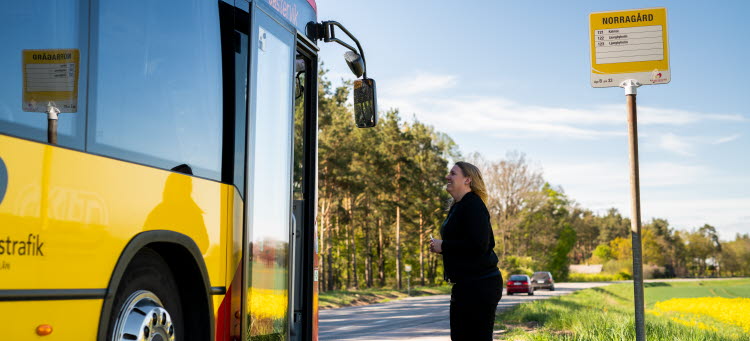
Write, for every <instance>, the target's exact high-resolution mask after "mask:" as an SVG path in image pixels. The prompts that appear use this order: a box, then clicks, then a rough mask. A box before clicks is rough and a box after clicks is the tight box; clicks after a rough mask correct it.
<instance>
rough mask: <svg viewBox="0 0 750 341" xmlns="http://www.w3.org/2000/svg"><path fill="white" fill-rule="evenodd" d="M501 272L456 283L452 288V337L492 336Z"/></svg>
mask: <svg viewBox="0 0 750 341" xmlns="http://www.w3.org/2000/svg"><path fill="white" fill-rule="evenodd" d="M502 296H503V278H502V276H493V277H490V278H485V279H480V280H475V281H466V282H461V283H456V284H454V285H453V289H452V290H451V313H450V315H451V317H450V319H451V340H453V341H463V340H467V341H484V340H490V341H491V340H492V329H493V327H494V325H495V310H496V309H497V302H498V301H500V298H501V297H502Z"/></svg>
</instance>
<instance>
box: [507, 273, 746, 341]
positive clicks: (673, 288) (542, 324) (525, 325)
mask: <svg viewBox="0 0 750 341" xmlns="http://www.w3.org/2000/svg"><path fill="white" fill-rule="evenodd" d="M644 287H645V305H646V309H647V310H648V309H649V308H652V307H653V305H654V304H655V303H656V302H658V301H664V300H667V299H670V298H689V297H712V296H721V297H729V298H733V297H750V280H720V281H692V282H656V283H645V285H644ZM633 314H634V308H633V285H632V284H613V285H609V286H606V287H598V288H592V289H587V290H582V291H578V292H575V293H574V294H572V295H568V296H560V297H555V298H550V299H547V300H542V301H534V302H530V303H527V304H522V305H519V306H516V307H515V308H513V309H511V310H509V311H506V312H502V313H499V314H498V316H497V319H496V321H497V322H496V326H495V330H502V331H503V332H502V333H501V334H500V335H501V339H503V340H576V341H579V340H592V341H594V340H597V341H598V340H634V339H635V327H634V323H635V321H634V320H635V318H634V316H633ZM699 321H700V322H703V323H705V324H707V325H710V326H713V327H716V328H717V329H718V331H716V332H712V331H708V330H703V329H699V328H697V327H689V326H684V325H682V324H679V323H676V322H673V321H672V320H670V319H669V317H666V316H655V315H652V314H648V313H647V314H646V336H647V339H648V340H649V341H651V340H664V341H667V340H669V341H672V340H695V341H698V340H700V341H703V340H750V335H748V334H746V333H744V332H743V330H742V329H741V328H739V327H737V326H733V325H728V324H724V323H721V322H719V321H716V320H714V319H712V318H710V317H708V316H706V317H704V318H700V319H699Z"/></svg>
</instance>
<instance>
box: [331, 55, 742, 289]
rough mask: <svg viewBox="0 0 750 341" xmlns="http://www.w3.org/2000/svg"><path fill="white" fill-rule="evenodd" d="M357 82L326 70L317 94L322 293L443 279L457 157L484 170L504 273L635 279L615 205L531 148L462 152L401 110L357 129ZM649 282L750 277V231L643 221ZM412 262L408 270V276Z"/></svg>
mask: <svg viewBox="0 0 750 341" xmlns="http://www.w3.org/2000/svg"><path fill="white" fill-rule="evenodd" d="M348 88H349V87H348V84H347V83H345V84H344V85H343V86H341V87H337V88H334V87H333V86H332V83H331V82H330V81H329V80H328V79H327V78H326V77H325V69H324V67H321V72H320V75H319V89H318V109H319V110H318V112H319V121H318V125H319V141H318V216H317V219H318V221H317V224H318V247H319V255H320V276H319V285H320V290H321V291H327V290H337V289H345V288H353V289H359V288H363V287H367V288H370V287H394V288H398V289H401V288H403V287H404V286H405V285H406V282H405V281H406V276H410V279H411V281H412V283H416V284H421V285H432V284H438V283H440V282H441V281H442V266H441V260H440V256H439V255H435V254H433V253H430V252H428V251H427V248H428V244H429V237H430V235H433V236H434V237H435V238H439V228H440V225H441V224H442V222H443V220H444V219H445V216H446V213H447V210H448V208H449V206H448V205H449V203H450V200H449V199H450V196H449V195H448V193H447V192H446V191H445V183H446V181H445V175H446V174H447V172H448V169H449V167H450V166H451V164H452V163H453V162H455V161H460V160H465V161H468V162H470V163H473V164H475V165H476V166H477V167H479V168H480V170H481V171H482V175H483V177H484V180H485V183H486V185H487V189H488V194H489V200H488V209H489V211H490V215H491V222H492V226H493V229H494V235H495V239H496V240H495V242H496V243H495V245H496V246H495V248H496V249H495V252H496V253H497V254H498V257H499V258H500V259H501V264H500V267H501V269H502V270H503V272H504V273H505V274H508V273H520V272H527V273H528V272H531V271H535V270H545V271H551V272H552V273H553V275H554V276H555V278H556V279H558V280H565V279H567V277H568V269H569V265H570V264H584V263H591V264H604V266H603V269H604V271H605V272H608V273H612V274H616V275H617V276H620V277H621V278H623V279H626V278H629V276H630V273H631V268H632V260H631V259H632V258H631V257H632V253H631V247H632V244H631V243H630V240H631V239H630V220H629V219H628V218H624V217H623V216H622V215H621V214H620V212H618V211H617V210H616V209H614V208H612V209H610V210H608V211H607V212H606V214H600V215H597V214H595V213H594V212H592V211H591V210H589V209H586V208H583V207H581V206H580V205H579V204H577V203H576V202H575V201H574V200H573V199H571V198H569V197H568V196H567V195H566V194H565V193H564V191H563V190H562V189H561V188H559V187H555V186H553V185H551V184H549V183H548V182H546V181H545V180H544V177H543V174H542V171H541V170H540V169H537V168H535V167H533V166H532V165H531V164H530V162H529V161H528V160H527V159H526V157H525V156H524V154H522V153H518V152H512V153H509V154H507V155H506V157H505V158H504V159H502V160H496V161H492V160H486V159H484V158H483V157H482V156H481V155H480V154H477V153H474V154H469V155H465V156H464V155H461V153H460V152H459V150H458V146H457V145H456V143H455V142H454V141H453V140H452V139H451V138H450V137H449V136H448V135H446V134H444V133H441V132H439V131H436V130H435V129H434V128H433V127H431V126H429V125H426V124H424V123H422V122H420V121H418V120H416V118H414V119H412V120H411V121H405V120H403V119H402V117H401V114H400V113H399V111H398V109H390V110H387V111H385V112H381V113H380V118H379V122H378V125H377V127H376V128H374V129H358V128H356V127H355V125H354V122H353V117H352V111H351V106H350V105H348V104H347V98H348V96H349V90H348ZM642 240H643V259H644V264H645V265H644V274H645V275H646V276H647V277H675V276H680V277H686V276H736V275H742V276H747V275H750V235H748V234H745V235H737V236H736V238H735V240H734V241H731V242H722V241H720V240H719V238H718V234H717V231H716V228H715V227H713V226H711V225H708V224H706V225H704V226H701V227H698V228H695V229H693V230H691V231H685V230H678V229H676V228H674V227H672V226H670V225H669V223H668V221H667V220H665V219H653V220H652V221H651V222H648V223H646V224H644V225H643V228H642ZM407 265H408V266H410V268H411V271H410V272H407V271H406V268H407Z"/></svg>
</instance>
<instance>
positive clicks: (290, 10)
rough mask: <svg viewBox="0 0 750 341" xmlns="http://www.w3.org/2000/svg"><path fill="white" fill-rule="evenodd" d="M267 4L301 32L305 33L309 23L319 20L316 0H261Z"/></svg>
mask: <svg viewBox="0 0 750 341" xmlns="http://www.w3.org/2000/svg"><path fill="white" fill-rule="evenodd" d="M260 1H264V2H267V3H268V4H269V5H271V7H273V8H274V9H275V10H276V12H278V13H279V14H281V16H283V17H284V18H285V19H286V20H287V21H289V22H290V23H291V24H292V25H294V27H296V28H297V30H298V31H300V32H305V26H307V23H309V22H311V21H312V22H315V21H316V20H317V13H318V7H317V5H316V4H315V0H260Z"/></svg>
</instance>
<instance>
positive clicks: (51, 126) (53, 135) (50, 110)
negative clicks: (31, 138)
mask: <svg viewBox="0 0 750 341" xmlns="http://www.w3.org/2000/svg"><path fill="white" fill-rule="evenodd" d="M58 114H60V110H59V109H57V107H55V106H54V105H52V103H50V104H48V105H47V142H48V143H49V144H57V115H58Z"/></svg>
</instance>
